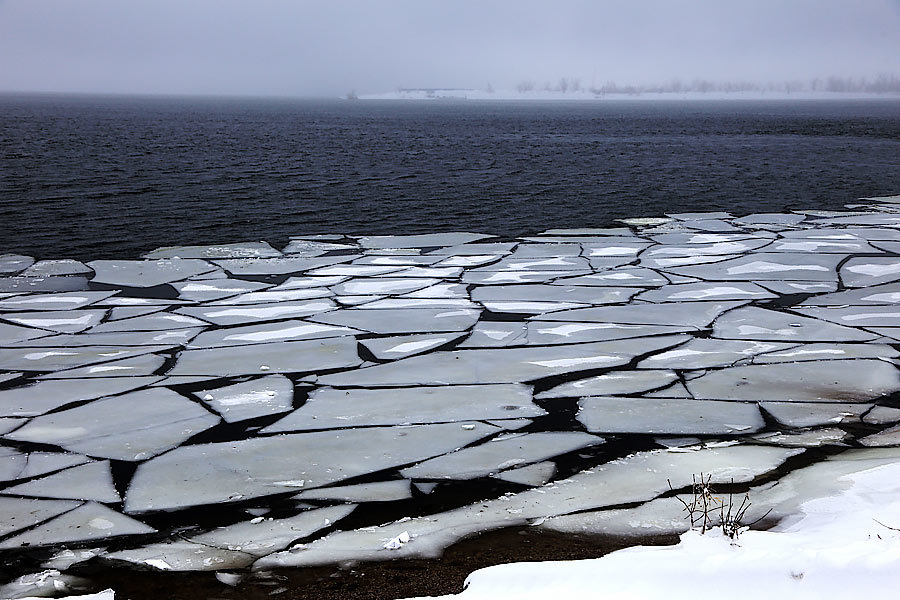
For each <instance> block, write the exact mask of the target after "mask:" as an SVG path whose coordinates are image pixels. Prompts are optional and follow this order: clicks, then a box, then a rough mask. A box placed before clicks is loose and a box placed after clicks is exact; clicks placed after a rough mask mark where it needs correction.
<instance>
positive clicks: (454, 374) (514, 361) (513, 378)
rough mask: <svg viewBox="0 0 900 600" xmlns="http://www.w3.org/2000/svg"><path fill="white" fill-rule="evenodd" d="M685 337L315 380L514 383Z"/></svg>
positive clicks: (426, 358)
mask: <svg viewBox="0 0 900 600" xmlns="http://www.w3.org/2000/svg"><path fill="white" fill-rule="evenodd" d="M687 339H688V338H687V336H667V337H657V338H636V339H630V340H618V341H613V342H594V343H588V344H572V345H559V346H551V347H541V348H506V349H487V350H457V351H452V352H432V353H430V354H425V355H422V356H413V357H411V358H404V359H401V360H398V361H395V362H392V363H388V364H384V365H376V366H373V367H366V368H362V369H357V370H355V371H352V372H346V373H335V374H332V375H325V376H323V377H320V378H319V383H321V384H323V385H334V386H347V385H351V386H360V385H386V386H405V385H452V384H468V383H472V384H474V383H517V382H525V381H532V380H535V379H541V378H544V377H549V376H552V375H561V374H563V373H571V372H577V371H587V370H591V369H599V368H608V367H614V366H621V365H624V364H628V363H629V362H630V361H631V360H632V359H633V358H634V356H636V355H639V354H645V353H649V352H653V351H656V350H660V349H662V348H668V347H671V346H674V345H677V344H679V343H681V342H684V341H686V340H687Z"/></svg>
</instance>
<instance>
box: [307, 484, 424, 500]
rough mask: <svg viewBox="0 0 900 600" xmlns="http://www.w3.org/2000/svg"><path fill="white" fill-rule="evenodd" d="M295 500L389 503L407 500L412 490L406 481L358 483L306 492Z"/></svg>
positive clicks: (410, 496)
mask: <svg viewBox="0 0 900 600" xmlns="http://www.w3.org/2000/svg"><path fill="white" fill-rule="evenodd" d="M293 498H295V499H296V500H304V501H305V500H341V501H343V502H389V501H393V500H409V499H410V498H412V489H411V487H410V481H409V480H408V479H394V480H391V481H377V482H375V483H358V484H356V485H342V486H336V487H325V488H318V489H315V490H307V491H305V492H300V493H299V494H297V495H296V496H293Z"/></svg>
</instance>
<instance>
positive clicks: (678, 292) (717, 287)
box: [637, 282, 777, 302]
mask: <svg viewBox="0 0 900 600" xmlns="http://www.w3.org/2000/svg"><path fill="white" fill-rule="evenodd" d="M771 298H777V296H776V295H775V294H773V293H771V292H769V291H768V290H766V289H765V288H762V287H760V286H758V285H756V284H755V283H750V282H746V283H745V282H734V283H728V284H722V283H718V284H717V283H706V282H701V283H680V284H677V285H665V286H663V287H661V288H657V289H655V290H647V291H646V292H642V293H641V294H640V295H639V296H637V299H638V300H646V301H648V302H695V301H698V300H767V299H771Z"/></svg>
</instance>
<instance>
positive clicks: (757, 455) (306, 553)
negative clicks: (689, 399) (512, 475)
mask: <svg viewBox="0 0 900 600" xmlns="http://www.w3.org/2000/svg"><path fill="white" fill-rule="evenodd" d="M800 452H802V450H796V449H785V448H777V447H763V446H758V447H754V446H737V445H736V446H730V447H725V448H704V449H695V450H690V451H680V452H668V451H653V452H641V453H637V454H633V455H631V456H629V457H627V458H623V459H618V460H615V461H612V462H610V463H607V464H605V465H601V466H599V467H596V468H594V469H591V470H588V471H583V472H581V473H578V474H576V475H574V476H572V477H570V478H568V479H564V480H559V481H555V482H553V483H551V484H548V485H545V486H542V487H540V488H534V489H531V490H527V491H523V492H520V493H518V494H513V495H509V496H503V497H501V498H498V499H495V500H487V501H483V502H478V503H476V504H472V505H469V506H465V507H462V508H458V509H454V510H450V511H447V512H442V513H437V514H433V515H427V516H423V517H414V518H412V519H405V520H401V521H398V522H395V523H390V524H387V525H381V526H378V527H367V528H365V529H357V530H354V531H343V532H336V533H332V534H330V535H328V536H326V537H324V538H320V539H318V540H315V541H313V542H311V543H309V544H306V545H305V546H304V547H303V549H301V550H300V551H298V552H280V553H277V554H272V555H270V556H268V557H266V558H264V559H261V560H259V561H257V562H256V563H255V564H254V567H253V568H254V569H255V570H263V569H270V568H277V567H301V566H315V565H328V564H335V563H341V562H344V561H373V560H376V561H377V560H392V559H396V558H413V557H418V558H436V557H439V556H440V555H441V554H442V553H443V551H444V549H445V548H447V547H448V546H450V545H452V544H453V543H455V542H457V541H459V540H460V539H462V538H464V537H467V536H469V535H472V534H475V533H481V532H486V531H491V530H495V529H500V528H503V527H512V526H521V525H524V524H526V523H527V522H528V520H531V519H541V518H544V517H550V516H554V515H562V514H567V513H572V512H577V511H582V510H588V509H597V508H602V507H604V506H615V505H617V504H626V503H631V502H642V501H647V500H651V499H652V498H655V497H656V496H658V495H659V494H662V493H664V492H666V491H667V490H668V489H669V485H668V483H667V480H670V481H671V482H672V486H673V487H675V488H679V487H683V486H686V485H690V483H691V481H692V477H694V476H695V475H696V473H699V472H700V471H703V473H704V474H708V475H711V477H712V482H713V483H726V482H730V481H731V479H732V478H734V480H735V482H747V481H752V480H753V479H754V478H755V477H757V476H759V475H762V474H764V473H767V472H769V471H771V470H773V469H775V468H777V467H778V466H779V465H781V464H782V463H783V462H784V461H785V460H787V459H788V458H790V457H791V456H795V455H796V454H799V453H800ZM736 465H740V466H736ZM404 531H408V532H409V533H410V535H411V540H410V542H408V543H405V544H403V545H402V546H401V547H400V548H399V549H396V550H387V549H385V548H384V544H385V541H386V540H389V539H392V538H394V537H396V536H398V535H400V534H401V533H402V532H404Z"/></svg>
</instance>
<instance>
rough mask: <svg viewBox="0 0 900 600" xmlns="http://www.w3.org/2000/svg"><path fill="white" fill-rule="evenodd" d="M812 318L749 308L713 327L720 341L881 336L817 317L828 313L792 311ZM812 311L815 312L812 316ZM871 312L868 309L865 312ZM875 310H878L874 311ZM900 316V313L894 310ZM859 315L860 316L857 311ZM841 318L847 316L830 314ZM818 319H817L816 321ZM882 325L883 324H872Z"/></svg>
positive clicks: (841, 339)
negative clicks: (721, 339) (722, 339)
mask: <svg viewBox="0 0 900 600" xmlns="http://www.w3.org/2000/svg"><path fill="white" fill-rule="evenodd" d="M792 310H795V311H797V312H802V313H804V314H807V315H809V316H808V317H803V316H799V315H795V314H792V313H784V312H780V311H775V310H767V309H765V308H759V307H756V306H748V307H746V308H740V309H737V310H733V311H730V312H728V313H726V314H724V315H722V316H721V317H719V318H718V319H716V322H715V324H714V326H713V335H714V336H715V337H717V338H724V339H732V340H734V339H738V340H764V341H768V340H773V341H784V342H867V341H871V340H874V339H876V338H877V337H878V336H877V335H875V334H872V333H868V332H866V331H862V330H860V329H855V328H853V327H845V326H844V325H847V324H849V325H863V323H855V322H851V323H845V324H841V325H836V324H834V323H829V322H827V321H829V320H831V319H826V320H822V319H821V317H822V316H823V315H824V314H826V313H816V312H815V311H822V310H828V309H806V310H804V309H797V308H795V309H792ZM810 310H812V311H813V312H810ZM865 310H868V309H865ZM872 310H875V309H874V308H873V309H872ZM890 310H893V311H895V312H896V313H897V315H898V316H900V309H890ZM857 312H860V311H859V310H857ZM827 314H831V315H835V316H836V317H840V316H841V315H843V314H844V313H841V312H836V313H827ZM813 317H817V318H813ZM872 324H873V325H878V324H879V323H872Z"/></svg>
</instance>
